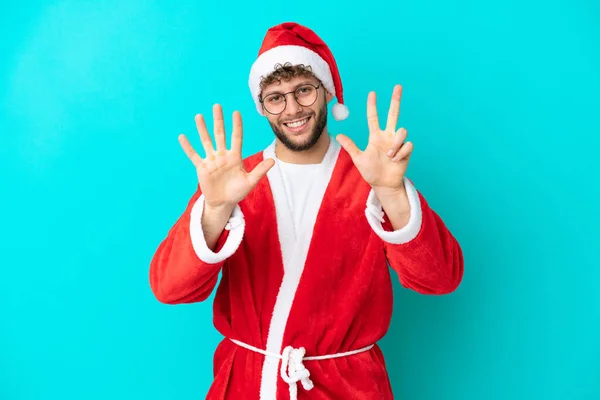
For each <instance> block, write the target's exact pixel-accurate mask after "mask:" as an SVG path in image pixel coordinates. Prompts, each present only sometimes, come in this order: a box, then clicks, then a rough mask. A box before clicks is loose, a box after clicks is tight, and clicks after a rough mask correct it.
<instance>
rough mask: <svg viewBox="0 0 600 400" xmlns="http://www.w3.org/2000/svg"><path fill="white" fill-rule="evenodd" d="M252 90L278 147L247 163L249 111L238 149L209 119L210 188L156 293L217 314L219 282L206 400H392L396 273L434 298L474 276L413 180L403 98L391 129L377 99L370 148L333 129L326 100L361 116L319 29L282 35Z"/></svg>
mask: <svg viewBox="0 0 600 400" xmlns="http://www.w3.org/2000/svg"><path fill="white" fill-rule="evenodd" d="M249 85H250V91H251V93H252V96H253V99H254V100H255V102H256V107H257V110H258V112H259V113H260V114H261V115H264V116H265V117H266V118H267V120H268V122H269V124H270V125H271V127H272V129H273V131H274V133H275V135H276V138H275V140H274V141H273V142H272V143H271V144H270V145H269V146H268V147H267V148H266V149H264V151H261V152H259V153H256V154H254V155H251V156H249V157H247V158H245V159H242V156H241V154H242V121H241V116H240V114H239V113H238V112H235V113H234V114H233V132H232V136H231V142H230V148H229V149H228V148H227V147H226V142H227V141H226V134H225V129H224V123H223V113H222V110H221V107H220V106H219V105H215V106H214V108H213V119H214V132H213V134H214V139H213V138H211V136H210V134H209V133H208V131H207V127H206V124H205V120H204V117H203V116H202V115H197V116H196V124H197V128H198V131H199V134H200V138H201V142H202V146H203V148H204V151H205V153H206V154H205V157H204V158H201V157H200V156H199V155H198V154H197V153H196V151H195V150H194V149H193V148H192V146H191V145H190V143H189V142H188V140H187V138H185V136H183V135H181V136H180V137H179V140H180V143H181V146H182V147H183V150H184V151H185V153H186V154H187V156H188V157H189V158H190V160H191V161H192V163H193V164H194V166H195V168H196V170H197V175H198V181H199V185H198V189H197V191H196V193H195V194H194V195H193V196H192V198H191V199H190V201H189V203H188V206H187V208H186V209H185V211H184V212H183V214H182V215H181V217H180V218H179V219H178V220H177V221H176V223H175V224H174V226H173V227H172V228H171V229H170V231H169V232H168V235H167V237H166V238H165V239H164V240H163V241H162V243H161V244H160V245H159V247H158V249H157V251H156V254H155V255H154V257H153V259H152V262H151V266H150V283H151V287H152V290H153V292H154V294H155V295H156V297H157V299H158V300H159V301H161V302H164V303H168V304H179V303H192V302H199V301H204V300H206V299H207V298H208V297H209V295H210V294H211V293H212V291H213V289H214V288H215V286H216V283H217V280H218V276H219V274H220V273H221V274H222V275H221V281H220V283H219V286H218V288H217V289H216V294H215V299H214V324H215V327H216V329H217V330H218V331H219V332H220V333H221V334H222V335H223V336H224V337H225V339H224V340H223V341H222V342H221V343H220V344H219V345H218V347H217V349H216V352H215V357H214V374H215V376H214V382H213V384H212V386H211V388H210V390H209V392H208V396H207V398H208V399H236V400H237V399H263V400H272V399H291V400H295V399H309V398H310V399H369V400H371V399H372V400H382V399H392V398H393V395H392V389H391V386H390V382H389V379H388V375H387V371H386V367H385V362H384V357H383V355H382V352H381V350H380V348H379V347H378V345H377V342H378V341H379V340H380V339H381V338H382V337H383V336H384V335H385V333H386V331H387V329H388V326H389V324H390V319H391V315H392V306H393V301H392V280H391V279H392V276H391V274H390V270H389V268H388V263H389V266H391V268H392V269H393V270H394V271H395V274H397V277H398V279H399V280H400V282H401V284H402V285H403V286H404V287H406V288H410V289H412V290H415V291H417V292H419V293H423V294H436V295H440V294H446V293H450V292H452V291H454V290H455V289H456V288H457V287H458V285H459V283H460V282H461V279H462V276H463V256H462V251H461V248H460V246H459V244H458V243H457V241H456V239H455V238H454V237H453V235H452V234H451V233H450V231H449V230H448V228H447V227H446V226H445V224H444V222H443V221H442V220H441V218H440V217H439V216H438V215H437V214H436V213H435V212H434V211H433V210H432V209H431V208H430V207H429V205H428V203H427V202H426V200H425V198H424V197H423V195H422V194H421V193H419V192H418V191H417V190H416V189H415V187H414V186H413V183H412V182H411V181H410V180H408V178H407V177H406V176H405V173H406V169H407V166H408V161H409V159H410V155H411V152H412V149H413V145H412V144H411V143H410V142H408V141H405V139H406V137H407V132H406V130H405V129H398V130H397V129H396V124H397V120H398V116H399V110H400V97H401V91H402V88H401V86H399V85H398V86H396V87H395V88H394V90H393V94H392V100H391V105H390V109H389V113H388V115H387V121H386V124H385V126H384V127H383V128H382V127H381V126H380V122H379V116H378V115H377V112H376V100H375V93H370V94H369V96H368V100H367V116H366V118H367V120H368V126H369V141H368V145H367V147H366V149H365V150H362V151H361V150H359V149H358V148H357V146H356V145H355V144H354V143H353V142H352V141H351V140H350V139H349V138H348V137H346V136H344V135H337V136H336V137H335V139H333V138H331V137H330V135H329V133H328V131H327V124H326V122H327V103H328V102H329V101H331V100H332V99H333V98H334V97H336V98H337V103H338V104H336V105H334V106H333V108H332V112H333V116H334V117H335V118H336V119H338V120H341V119H344V118H346V117H347V116H348V110H347V108H346V106H345V105H344V103H343V96H342V84H341V80H340V75H339V73H338V69H337V66H336V62H335V60H334V58H333V56H332V54H331V52H330V50H329V48H328V47H327V45H326V44H325V43H324V42H323V41H322V40H321V39H320V38H319V37H318V36H317V35H316V34H315V33H314V32H312V31H311V30H310V29H308V28H306V27H304V26H301V25H298V24H296V23H283V24H280V25H277V26H274V27H272V28H271V29H269V30H268V31H267V34H266V37H265V38H264V41H263V43H262V46H261V48H260V51H259V55H258V58H257V60H256V61H255V62H254V64H253V65H252V68H251V72H250V79H249ZM395 274H394V275H395Z"/></svg>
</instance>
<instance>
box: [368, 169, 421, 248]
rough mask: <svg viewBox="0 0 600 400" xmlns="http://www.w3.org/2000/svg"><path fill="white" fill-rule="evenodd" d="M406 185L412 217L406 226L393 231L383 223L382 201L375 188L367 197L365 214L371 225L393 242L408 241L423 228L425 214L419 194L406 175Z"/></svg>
mask: <svg viewBox="0 0 600 400" xmlns="http://www.w3.org/2000/svg"><path fill="white" fill-rule="evenodd" d="M404 187H405V188H406V194H407V195H408V203H409V204H410V218H409V220H408V223H407V224H406V225H405V226H404V227H402V228H400V229H398V230H395V231H393V232H388V231H386V230H384V229H383V227H382V225H381V222H382V216H383V209H382V206H381V202H380V201H379V199H378V198H377V196H376V195H375V192H374V191H373V189H371V191H370V192H369V197H368V198H367V208H366V210H365V214H366V216H367V221H368V222H369V225H371V228H372V229H373V230H374V231H375V233H377V235H379V237H380V238H382V239H383V240H385V241H386V242H388V243H392V244H404V243H408V242H410V241H411V240H413V239H414V238H415V237H417V235H418V234H419V231H420V230H421V222H422V217H423V215H422V211H421V202H420V200H419V195H418V193H417V190H416V189H415V187H414V186H413V184H412V183H411V182H410V180H408V178H406V177H404Z"/></svg>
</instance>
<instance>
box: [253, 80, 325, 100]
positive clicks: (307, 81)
mask: <svg viewBox="0 0 600 400" xmlns="http://www.w3.org/2000/svg"><path fill="white" fill-rule="evenodd" d="M306 84H311V85H313V83H312V82H311V81H310V79H307V80H305V81H302V82H300V83H298V84H297V85H296V86H295V87H294V90H296V89H298V88H299V87H300V86H302V85H306ZM282 92H283V91H282V90H273V91H270V92H267V93H264V94H263V95H262V97H263V98H265V97H267V96H268V95H270V94H274V93H282Z"/></svg>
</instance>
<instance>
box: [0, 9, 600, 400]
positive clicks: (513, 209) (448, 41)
mask: <svg viewBox="0 0 600 400" xmlns="http://www.w3.org/2000/svg"><path fill="white" fill-rule="evenodd" d="M16 4H17V3H15V2H12V3H10V4H6V3H4V4H3V7H2V9H3V12H2V15H1V16H0V27H1V28H0V30H1V33H2V36H1V39H0V46H1V47H0V52H1V54H2V56H1V58H0V105H1V108H0V183H1V186H0V187H1V190H2V196H1V197H0V198H1V200H0V201H1V203H0V217H1V223H2V231H1V232H2V233H1V234H0V235H1V236H0V239H1V240H0V254H1V257H0V272H1V274H0V399H3V400H4V399H6V400H30V399H61V400H67V399H69V400H70V399H107V398H110V399H113V400H117V399H145V400H151V399H161V400H163V399H184V398H188V399H192V398H196V399H199V398H204V396H205V394H206V391H207V389H208V387H209V385H210V382H211V379H212V354H213V350H214V348H215V346H216V344H217V342H218V341H219V340H220V339H221V338H220V336H219V335H218V333H217V332H216V331H215V330H214V328H213V326H212V297H211V299H210V301H208V302H206V303H202V304H193V305H182V306H174V307H172V306H167V305H163V304H160V303H158V302H157V301H156V300H155V299H154V297H153V296H152V293H151V291H150V288H149V283H148V267H149V262H150V259H151V257H152V255H153V252H154V251H155V249H156V247H157V246H158V244H159V242H160V241H161V240H162V239H163V238H164V236H165V235H166V233H167V230H168V229H169V228H170V226H171V225H172V223H173V222H174V221H175V219H176V218H177V217H178V216H179V214H180V213H181V212H182V211H183V208H184V207H185V205H186V203H187V201H188V199H189V196H191V194H192V192H193V191H194V189H195V185H196V182H197V181H196V176H195V171H194V169H193V168H192V165H191V164H190V163H189V161H188V160H187V158H186V157H185V155H184V153H183V151H182V150H181V148H180V147H179V144H178V142H177V135H178V134H179V133H186V134H187V135H189V137H191V138H192V142H193V143H194V144H197V143H198V138H197V136H196V132H195V127H194V120H193V116H194V114H195V113H198V112H200V113H207V114H209V115H210V112H211V106H212V104H213V103H216V102H219V103H221V104H222V105H223V107H224V110H225V112H226V115H227V117H228V118H227V126H228V127H230V126H231V119H230V115H231V112H233V110H234V109H239V110H240V111H241V113H242V115H243V117H244V123H245V125H244V127H245V142H244V154H245V155H249V154H251V153H254V152H256V151H259V150H261V149H263V148H264V147H265V146H267V145H268V144H269V143H270V142H271V140H272V139H273V134H272V132H271V131H270V128H269V125H268V124H267V123H266V121H265V120H264V119H262V117H260V116H259V115H258V114H257V113H256V111H255V109H254V104H253V103H252V99H251V97H250V93H249V89H248V86H247V74H248V71H249V68H250V64H251V63H252V62H253V60H254V58H255V56H256V53H257V51H258V48H259V46H260V42H261V41H262V37H263V35H264V33H265V31H266V29H267V28H268V27H269V26H271V25H274V24H277V23H279V22H283V21H286V20H293V21H297V22H300V23H303V24H306V25H308V26H310V27H312V28H313V29H315V30H316V31H317V33H318V34H319V35H320V36H321V37H323V38H324V40H325V41H326V42H327V43H328V44H329V45H330V47H331V48H332V50H333V52H334V54H335V57H336V59H337V62H338V64H339V67H340V71H341V74H342V80H343V83H344V88H345V97H346V103H347V104H348V106H349V108H350V112H351V117H350V119H349V120H347V121H345V122H336V121H333V120H332V118H330V121H331V122H330V130H331V132H332V133H334V134H335V133H340V132H343V133H346V134H348V135H349V136H350V137H352V138H353V139H354V140H355V141H356V142H357V144H358V145H359V146H361V147H364V145H365V144H366V137H367V129H366V128H367V125H366V118H365V114H366V110H365V105H366V97H367V93H368V91H369V90H375V91H377V93H378V97H379V109H380V112H381V113H386V112H387V105H388V104H389V98H390V95H391V91H392V88H393V85H394V84H396V83H400V84H402V85H403V86H404V96H403V102H402V111H401V118H400V124H401V125H402V126H405V127H407V129H408V132H409V136H410V139H411V140H412V141H413V142H414V144H415V151H414V155H413V158H412V160H411V165H410V167H409V176H410V177H411V179H413V181H414V182H415V183H416V185H417V187H418V188H419V189H420V190H421V192H422V193H423V194H424V195H425V196H426V197H427V199H428V200H429V202H430V204H431V206H432V207H433V208H434V209H435V210H436V211H437V212H438V213H439V214H440V215H441V216H442V217H443V219H444V220H445V222H446V223H447V225H448V226H449V227H450V229H451V230H452V231H453V233H454V234H455V236H456V237H457V238H458V239H459V241H460V243H461V245H462V247H463V250H464V255H465V263H466V264H465V268H466V272H465V276H464V280H463V283H462V285H461V287H460V288H459V289H458V290H457V291H456V292H455V293H453V294H452V295H449V296H445V297H427V296H422V295H418V294H416V293H413V292H409V291H407V290H404V289H402V288H401V287H400V286H399V285H398V284H397V283H396V284H395V289H396V290H395V294H396V301H395V313H394V319H393V323H392V326H391V329H390V331H389V333H388V335H387V336H386V338H385V339H384V340H383V341H382V343H381V345H382V347H383V350H384V352H385V353H386V356H387V362H388V366H389V373H390V377H391V380H392V385H393V388H394V390H395V394H396V396H397V398H399V399H410V400H420V399H423V400H429V399H436V400H437V399H447V400H455V399H456V400H459V399H460V400H481V399H488V400H492V399H545V400H548V399H569V400H573V399H598V398H600V366H599V364H598V359H599V357H600V340H599V338H600V291H599V290H598V282H599V281H600V272H599V271H600V268H599V266H600V263H599V262H598V254H599V249H600V239H599V234H598V223H599V222H600V218H599V215H600V213H599V212H598V209H597V206H596V204H597V199H598V194H599V190H598V182H599V179H598V173H599V172H600V171H599V168H598V164H597V162H596V161H594V157H596V156H597V152H598V145H599V144H600V140H599V136H600V129H599V128H598V116H599V115H600V111H599V110H600V102H599V100H598V96H599V93H600V79H599V78H598V75H599V73H600V44H599V43H600V6H599V3H598V2H595V1H592V0H587V1H585V0H579V1H567V0H557V1H553V2H543V1H533V0H529V1H522V0H520V1H516V0H503V1H491V2H489V1H487V2H476V1H466V0H462V1H441V0H429V1H374V2H367V3H363V4H358V3H356V4H354V3H352V2H348V1H347V0H346V1H336V2H321V1H319V2H317V1H305V2H302V3H290V2H275V1H272V2H269V1H264V2H261V3H245V2H236V3H231V2H228V3H223V2H216V3H209V2H200V1H196V2H193V1H177V2H150V1H147V2H144V1H132V0H130V1H120V2H119V1H116V0H110V1H104V2H92V1H86V2H82V1H57V2H50V1H37V2H35V1H34V2H24V3H22V4H21V5H19V6H17V5H16ZM259 13H262V14H260V15H259ZM209 120H210V119H209ZM198 147H199V146H198Z"/></svg>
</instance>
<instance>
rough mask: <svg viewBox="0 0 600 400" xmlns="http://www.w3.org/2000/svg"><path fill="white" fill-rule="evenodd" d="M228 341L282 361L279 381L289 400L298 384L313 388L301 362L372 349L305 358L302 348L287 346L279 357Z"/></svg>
mask: <svg viewBox="0 0 600 400" xmlns="http://www.w3.org/2000/svg"><path fill="white" fill-rule="evenodd" d="M229 340H231V341H232V342H233V343H235V344H237V345H238V346H241V347H243V348H245V349H248V350H252V351H254V352H257V353H260V354H263V355H265V356H267V357H273V358H278V359H280V360H283V361H282V362H281V371H280V372H281V379H283V380H284V381H285V382H286V383H287V384H288V385H289V386H290V399H291V400H296V399H297V397H298V382H301V383H302V387H304V389H305V390H311V389H312V388H313V387H314V384H313V383H312V381H311V380H310V379H309V377H310V372H309V370H308V369H306V367H305V366H304V364H303V363H302V361H309V360H329V359H331V358H338V357H346V356H351V355H353V354H357V353H362V352H363V351H367V350H370V349H371V348H373V345H372V344H371V345H369V346H367V347H363V348H362V349H358V350H352V351H347V352H345V353H337V354H328V355H325V356H310V357H305V356H304V354H306V350H305V349H304V347H300V348H299V349H295V348H293V347H292V346H287V347H286V348H285V349H284V350H283V354H281V355H280V354H277V353H271V352H268V351H265V350H261V349H259V348H257V347H254V346H250V345H249V344H246V343H243V342H240V341H239V340H235V339H229Z"/></svg>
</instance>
